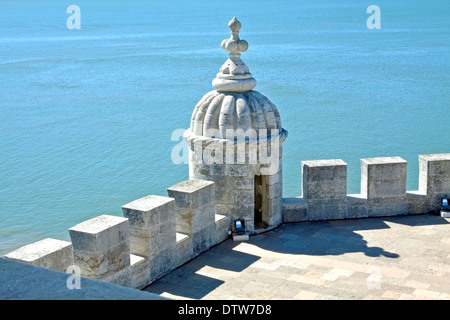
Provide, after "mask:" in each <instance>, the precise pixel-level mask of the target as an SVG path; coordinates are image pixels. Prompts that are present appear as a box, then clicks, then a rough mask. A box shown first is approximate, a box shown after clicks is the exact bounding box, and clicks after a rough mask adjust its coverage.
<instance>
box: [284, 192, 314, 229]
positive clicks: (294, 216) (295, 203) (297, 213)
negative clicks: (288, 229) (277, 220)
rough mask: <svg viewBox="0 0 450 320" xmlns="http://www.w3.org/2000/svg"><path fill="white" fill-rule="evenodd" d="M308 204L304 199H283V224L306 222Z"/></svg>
mask: <svg viewBox="0 0 450 320" xmlns="http://www.w3.org/2000/svg"><path fill="white" fill-rule="evenodd" d="M307 211H308V204H307V202H306V200H305V199H304V198H284V199H283V204H282V212H283V222H286V223H288V222H300V221H307Z"/></svg>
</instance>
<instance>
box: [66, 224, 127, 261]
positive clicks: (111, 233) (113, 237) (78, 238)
mask: <svg viewBox="0 0 450 320" xmlns="http://www.w3.org/2000/svg"><path fill="white" fill-rule="evenodd" d="M69 234H70V238H71V239H72V245H73V250H75V251H83V252H92V253H99V252H103V251H106V250H109V249H111V248H113V247H115V246H116V245H118V244H119V243H121V242H128V241H129V222H128V219H126V218H121V217H116V216H110V215H101V216H98V217H95V218H92V219H89V220H86V221H84V222H81V223H80V224H77V225H76V226H74V227H72V228H70V229H69Z"/></svg>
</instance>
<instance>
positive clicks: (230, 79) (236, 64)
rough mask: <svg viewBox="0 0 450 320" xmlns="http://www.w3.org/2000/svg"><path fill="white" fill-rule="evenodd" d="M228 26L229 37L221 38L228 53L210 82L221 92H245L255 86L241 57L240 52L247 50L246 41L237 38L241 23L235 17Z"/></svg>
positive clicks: (254, 81)
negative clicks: (226, 58)
mask: <svg viewBox="0 0 450 320" xmlns="http://www.w3.org/2000/svg"><path fill="white" fill-rule="evenodd" d="M228 27H229V28H230V30H231V37H230V38H229V39H225V40H223V41H222V44H221V46H222V49H224V50H226V51H229V52H230V54H229V57H228V60H227V61H225V63H224V64H223V65H222V67H221V68H220V71H219V73H218V74H217V76H216V78H215V79H214V80H213V82H212V84H213V87H214V88H215V89H216V90H217V91H221V92H247V91H250V90H252V89H253V88H254V87H255V86H256V80H255V79H254V78H253V77H252V74H251V73H250V71H249V69H248V67H247V66H246V65H245V63H244V61H242V59H241V52H245V51H247V49H248V42H247V41H245V40H241V39H239V30H240V29H241V23H240V22H239V20H238V19H236V17H234V18H233V19H232V20H231V21H230V22H229V23H228Z"/></svg>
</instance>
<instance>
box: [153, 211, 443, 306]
mask: <svg viewBox="0 0 450 320" xmlns="http://www.w3.org/2000/svg"><path fill="white" fill-rule="evenodd" d="M145 290H146V291H150V292H153V293H157V294H160V295H161V296H163V297H168V298H172V299H202V300H210V299H214V300H245V299H255V300H269V299H283V300H286V299H308V300H316V299H326V300H330V299H346V300H363V299H369V300H374V299H376V300H380V299H406V300H413V299H420V300H422V299H433V300H434V299H450V219H445V218H441V217H440V216H435V215H415V216H399V217H388V218H386V217H383V218H367V219H352V220H339V221H338V220H336V221H327V222H302V223H292V224H284V225H282V226H280V227H279V228H277V229H275V230H272V231H269V232H266V233H264V234H260V235H255V236H251V237H250V240H249V241H243V242H234V241H232V239H227V240H226V241H224V242H222V243H221V244H219V245H217V246H215V247H213V248H211V249H210V250H208V251H207V252H205V253H203V254H202V255H200V256H198V257H197V258H196V259H194V260H192V261H190V262H188V263H186V264H185V265H183V266H181V267H180V268H178V269H176V270H174V271H172V272H171V273H170V274H169V275H167V276H165V277H164V278H161V279H160V280H158V281H156V282H154V283H153V284H151V285H150V286H149V287H147V288H146V289H145Z"/></svg>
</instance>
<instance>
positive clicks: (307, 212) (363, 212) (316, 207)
mask: <svg viewBox="0 0 450 320" xmlns="http://www.w3.org/2000/svg"><path fill="white" fill-rule="evenodd" d="M419 170H420V172H419V190H415V191H407V190H406V178H407V177H406V176H407V162H406V160H404V159H402V158H400V157H379V158H367V159H361V193H360V194H347V164H346V163H345V162H344V161H342V160H340V159H333V160H315V161H303V162H302V177H303V180H302V190H303V195H302V197H298V198H284V199H283V222H299V221H314V220H330V219H349V218H366V217H382V216H395V215H407V214H420V213H427V212H432V211H436V210H439V205H440V201H441V198H443V197H448V196H450V154H448V153H445V154H431V155H420V156H419Z"/></svg>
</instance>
